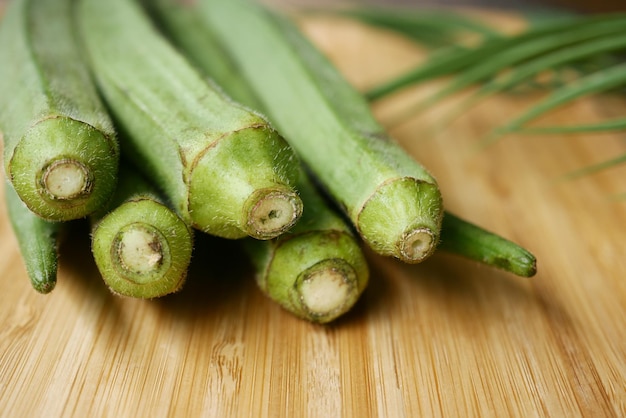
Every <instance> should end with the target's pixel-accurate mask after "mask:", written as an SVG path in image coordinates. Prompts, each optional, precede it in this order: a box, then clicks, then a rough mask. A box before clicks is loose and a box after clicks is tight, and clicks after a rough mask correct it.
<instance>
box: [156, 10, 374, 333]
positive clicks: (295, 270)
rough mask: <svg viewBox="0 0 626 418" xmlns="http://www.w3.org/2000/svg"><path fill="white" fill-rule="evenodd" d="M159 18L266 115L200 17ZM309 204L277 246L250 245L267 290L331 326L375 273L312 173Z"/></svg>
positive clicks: (167, 13) (303, 177)
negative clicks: (320, 189) (313, 178)
mask: <svg viewBox="0 0 626 418" xmlns="http://www.w3.org/2000/svg"><path fill="white" fill-rule="evenodd" d="M146 4H147V5H149V6H150V8H149V9H150V11H151V14H152V16H153V18H154V19H155V20H156V21H157V22H158V24H159V26H160V27H161V29H162V30H163V31H164V32H165V33H166V34H167V36H168V37H170V38H171V39H172V41H173V42H174V44H176V45H177V46H178V47H179V48H181V50H182V51H184V52H185V53H186V54H187V55H188V56H189V58H190V60H191V61H192V62H194V63H195V65H197V66H198V67H199V68H200V69H201V70H203V71H204V72H205V73H206V74H207V75H208V76H209V77H211V78H212V79H213V80H214V81H215V82H217V83H218V84H219V85H220V86H221V87H222V88H223V89H224V90H225V92H226V93H227V94H229V95H230V96H231V97H232V98H233V99H235V100H237V101H239V102H241V103H244V104H245V105H247V106H250V107H251V108H253V109H259V108H260V104H259V103H258V101H257V99H256V97H255V95H254V93H253V92H252V91H251V90H250V88H249V87H248V86H247V84H246V83H245V82H243V81H242V80H241V79H240V77H239V76H238V71H237V69H236V68H235V66H234V63H233V62H232V61H231V60H230V57H229V56H228V55H227V54H226V53H225V51H223V50H222V49H221V48H220V47H219V45H218V44H217V43H216V42H214V40H213V38H212V34H211V33H210V31H209V30H208V28H207V27H206V26H205V25H204V23H203V22H202V21H201V20H200V19H198V16H197V14H196V13H194V12H193V10H192V9H187V8H183V7H180V6H177V5H176V4H174V3H173V2H171V1H168V0H163V1H162V0H158V1H155V2H149V3H146ZM298 190H299V191H300V196H301V198H302V201H303V204H304V210H303V215H302V218H301V219H300V221H299V222H298V223H297V224H296V225H295V227H294V228H292V229H291V230H290V231H288V232H286V233H285V234H282V235H281V236H279V237H277V238H274V239H272V240H266V241H259V240H253V239H246V240H243V241H242V246H243V248H244V251H245V252H246V253H247V255H248V256H249V258H250V260H251V262H252V264H253V266H254V269H255V278H256V282H257V284H258V286H259V288H260V289H261V290H262V291H263V292H264V293H265V294H266V295H267V296H268V297H269V298H270V299H271V300H273V301H275V302H276V303H278V304H279V305H280V306H282V307H283V308H284V309H286V310H287V311H289V312H291V313H293V314H294V315H296V316H298V317H300V318H303V319H306V320H308V321H311V322H317V323H327V322H330V321H333V320H335V319H337V318H338V317H339V316H341V315H343V314H345V313H346V312H348V311H349V310H350V309H351V308H352V306H353V305H354V304H355V303H356V301H357V300H358V298H359V296H360V295H361V293H362V292H363V290H364V289H365V287H366V286H367V282H368V279H369V268H368V266H367V261H366V259H365V256H364V255H363V252H362V250H361V247H360V240H359V239H358V238H357V237H356V236H355V235H354V233H353V230H352V228H351V226H349V224H347V223H346V221H345V219H344V218H343V217H342V216H340V215H339V214H337V213H336V212H335V211H334V209H333V208H331V206H330V205H329V204H328V203H327V201H326V200H325V199H324V198H323V197H322V196H321V195H320V194H319V192H318V190H316V188H315V186H314V185H313V183H312V182H311V181H310V180H309V176H308V173H306V172H305V170H304V169H303V170H302V172H301V173H300V175H299V182H298Z"/></svg>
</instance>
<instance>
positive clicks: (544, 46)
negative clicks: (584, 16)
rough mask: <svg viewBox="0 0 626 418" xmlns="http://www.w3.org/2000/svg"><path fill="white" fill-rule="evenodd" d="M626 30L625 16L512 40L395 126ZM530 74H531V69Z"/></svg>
mask: <svg viewBox="0 0 626 418" xmlns="http://www.w3.org/2000/svg"><path fill="white" fill-rule="evenodd" d="M555 26H556V25H555ZM625 27H626V17H623V18H621V19H615V20H607V21H606V22H597V21H595V20H593V21H590V22H588V23H586V24H584V23H579V25H577V26H576V27H573V28H569V30H563V31H560V32H557V33H553V34H548V35H544V36H540V37H537V38H535V37H530V38H528V39H524V40H521V41H520V38H521V37H523V35H520V36H518V37H513V38H510V39H508V42H507V43H508V47H507V48H504V49H500V50H496V51H493V52H491V53H490V54H489V56H487V57H485V58H484V59H481V60H476V61H474V62H471V63H470V65H469V66H468V68H467V69H466V70H464V71H461V72H460V73H459V74H458V75H457V76H456V77H455V78H454V79H453V80H452V81H451V82H450V83H448V84H447V85H446V86H445V87H443V88H442V89H440V90H439V91H437V92H436V93H434V94H433V95H431V96H429V97H427V98H426V99H424V100H422V101H421V102H419V103H418V104H417V105H415V106H412V107H411V108H409V109H407V110H406V111H404V112H402V113H400V114H399V115H398V117H396V118H394V124H395V123H399V122H402V121H404V120H406V119H407V118H408V117H412V116H415V115H416V114H418V113H419V112H421V111H424V110H426V109H428V108H430V107H431V106H434V105H435V104H437V103H438V102H439V101H441V100H443V99H444V98H446V97H448V96H451V95H452V94H455V93H457V92H459V91H461V90H463V89H465V88H467V87H469V86H471V85H474V84H477V83H485V82H488V81H489V80H492V79H494V78H496V77H497V76H498V75H499V74H500V73H502V72H503V71H505V70H507V69H509V68H512V69H515V68H516V66H517V65H524V64H525V63H528V61H529V60H533V59H535V60H538V59H540V58H543V59H545V60H550V59H551V57H552V55H553V54H556V53H559V51H561V50H562V48H567V47H571V46H572V45H576V44H577V43H579V42H583V41H587V40H589V39H596V38H598V37H604V38H605V39H606V38H607V37H610V36H613V37H615V36H618V35H622V34H623V32H624V28H625ZM527 34H528V33H527ZM481 49H482V47H479V48H478V50H481ZM527 65H528V64H527ZM526 71H528V67H527V68H526ZM509 80H511V79H509ZM519 81H520V79H514V81H513V82H510V81H509V82H508V83H507V84H506V85H507V86H508V87H509V88H510V87H512V86H514V85H516V84H517V83H518V82H519Z"/></svg>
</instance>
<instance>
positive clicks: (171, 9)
mask: <svg viewBox="0 0 626 418" xmlns="http://www.w3.org/2000/svg"><path fill="white" fill-rule="evenodd" d="M146 5H147V6H149V9H150V10H152V13H153V16H154V18H155V19H156V20H157V21H158V23H159V25H160V27H161V28H162V30H163V31H164V32H165V33H166V34H167V36H169V37H170V38H171V39H172V40H173V41H174V42H175V43H176V44H177V45H178V47H179V48H180V49H181V50H183V51H184V52H185V53H186V54H187V56H188V57H189V58H190V59H191V60H192V61H193V62H195V63H196V65H197V66H198V67H199V68H201V69H203V70H204V71H206V73H207V74H209V75H210V76H211V77H212V78H213V79H214V80H215V81H216V82H218V83H219V84H220V85H221V86H222V87H223V88H225V89H226V91H227V92H228V93H229V94H230V95H231V96H232V97H233V98H235V99H236V100H238V101H240V102H242V103H245V104H247V105H248V106H250V107H252V108H254V109H262V105H261V104H260V103H259V102H258V100H257V98H256V97H255V96H254V94H253V93H252V92H251V91H250V88H249V87H248V86H247V83H246V82H245V81H244V80H242V79H241V74H240V72H239V69H238V68H237V67H236V65H235V64H234V63H233V62H232V59H231V58H230V56H229V55H228V51H226V50H224V49H223V48H222V47H221V45H220V44H219V43H218V42H217V41H216V40H215V39H214V36H215V35H214V33H213V31H212V30H211V28H210V27H209V26H208V25H207V24H206V22H205V21H203V19H202V18H201V16H200V15H199V13H198V12H197V10H196V6H193V5H183V4H181V3H179V2H177V1H176V0H157V1H151V2H146ZM308 187H310V186H307V185H306V184H305V185H302V186H299V189H301V190H305V189H307V188H308ZM307 196H308V193H304V192H303V193H302V198H303V201H304V204H305V207H307V208H308V207H309V205H310V204H309V203H308V201H307ZM314 205H315V207H318V202H315V203H314ZM320 211H321V209H320ZM309 213H310V212H309ZM306 216H307V215H306V209H305V215H304V217H306ZM304 217H303V219H304ZM306 225H307V224H306V223H304V224H303V225H302V227H301V228H302V229H304V228H306ZM300 230H301V229H300V228H298V231H300ZM295 232H296V231H295V230H294V233H295ZM320 233H321V232H320ZM441 237H442V239H441V242H440V243H439V246H438V250H442V251H446V252H450V253H453V254H457V255H460V256H462V257H465V258H469V259H471V260H474V261H478V262H481V263H483V264H486V265H488V266H491V267H496V268H500V269H503V270H506V271H509V272H511V273H514V274H517V275H520V276H524V277H529V276H532V275H534V274H535V272H536V260H535V257H534V256H533V255H532V254H531V253H530V252H528V251H527V250H526V249H524V248H522V247H520V246H519V245H517V244H515V243H513V242H511V241H509V240H507V239H505V238H503V237H501V236H498V235H496V234H493V233H491V232H489V231H486V230H485V229H483V228H481V227H479V226H477V225H474V224H472V223H470V222H468V221H466V220H463V219H461V218H459V217H458V216H455V215H453V214H451V213H445V215H444V219H443V224H442V231H441ZM272 245H274V244H273V243H268V244H267V246H268V247H271V246H272ZM311 245H312V246H313V247H314V246H315V243H311ZM257 247H261V246H260V245H257ZM263 251H264V252H265V254H273V251H274V250H272V249H270V248H267V249H264V250H263ZM263 251H261V249H260V248H259V249H258V250H257V252H258V253H262V252H263ZM279 251H282V250H279ZM267 257H268V258H269V256H267ZM261 260H262V261H261V262H259V261H258V260H257V261H256V263H255V264H256V265H257V266H261V267H262V268H263V269H262V270H260V276H259V277H263V276H264V275H269V272H270V270H269V269H268V270H267V271H265V268H266V267H267V266H266V264H264V263H269V261H263V258H261ZM261 280H262V281H263V280H266V279H261ZM265 286H266V285H264V287H265ZM277 299H278V300H281V299H280V298H277Z"/></svg>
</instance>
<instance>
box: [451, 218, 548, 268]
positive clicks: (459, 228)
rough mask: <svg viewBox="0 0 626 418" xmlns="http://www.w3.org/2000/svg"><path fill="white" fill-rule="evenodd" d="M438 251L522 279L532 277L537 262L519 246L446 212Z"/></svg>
mask: <svg viewBox="0 0 626 418" xmlns="http://www.w3.org/2000/svg"><path fill="white" fill-rule="evenodd" d="M439 249H440V250H442V251H446V252H449V253H453V254H457V255H460V256H463V257H465V258H469V259H471V260H474V261H478V262H480V263H483V264H486V265H488V266H492V267H496V268H499V269H502V270H505V271H508V272H511V273H514V274H517V275H518V276H522V277H531V276H534V275H535V273H536V272H537V260H536V258H535V256H534V255H533V254H531V253H530V252H529V251H528V250H526V249H524V248H522V247H520V246H519V245H517V244H515V243H514V242H511V241H509V240H507V239H505V238H503V237H501V236H499V235H496V234H494V233H491V232H489V231H487V230H485V229H483V228H481V227H479V226H476V225H474V224H472V223H470V222H467V221H465V220H463V219H461V218H459V217H458V216H455V215H453V214H451V213H449V212H446V214H445V216H444V218H443V226H442V228H441V242H440V243H439Z"/></svg>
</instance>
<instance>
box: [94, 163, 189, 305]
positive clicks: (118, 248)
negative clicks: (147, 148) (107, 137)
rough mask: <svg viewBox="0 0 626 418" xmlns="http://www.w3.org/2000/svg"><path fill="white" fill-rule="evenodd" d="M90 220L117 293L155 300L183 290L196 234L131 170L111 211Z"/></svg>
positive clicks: (97, 254) (98, 256)
mask: <svg viewBox="0 0 626 418" xmlns="http://www.w3.org/2000/svg"><path fill="white" fill-rule="evenodd" d="M91 221H92V225H93V227H92V234H91V249H92V253H93V256H94V259H95V262H96V265H97V267H98V270H99V271H100V273H101V275H102V279H103V280H104V282H105V283H106V284H107V286H108V287H109V289H110V290H111V291H112V292H113V293H116V294H118V295H122V296H129V297H134V298H143V299H152V298H157V297H161V296H165V295H167V294H170V293H173V292H176V291H177V290H179V289H180V288H181V287H182V285H183V284H184V282H185V279H186V277H187V269H188V267H189V263H190V261H191V255H192V248H193V230H192V229H191V227H189V226H188V225H187V224H186V223H185V222H184V221H183V220H182V219H181V218H180V217H179V216H178V215H177V214H176V212H174V211H173V210H172V209H171V208H170V207H169V206H168V204H167V203H166V202H165V200H164V199H163V198H162V197H161V196H160V195H159V192H158V191H157V189H156V187H155V186H153V185H152V184H150V183H149V182H148V181H147V180H145V179H143V178H142V177H141V175H139V174H138V173H137V172H136V170H135V169H134V168H131V167H130V165H128V164H126V165H123V166H122V167H121V169H120V180H119V187H118V189H117V191H116V193H115V195H114V199H113V201H112V205H111V207H110V208H109V209H108V210H105V211H102V212H98V213H96V214H94V215H93V216H92V219H91Z"/></svg>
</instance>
